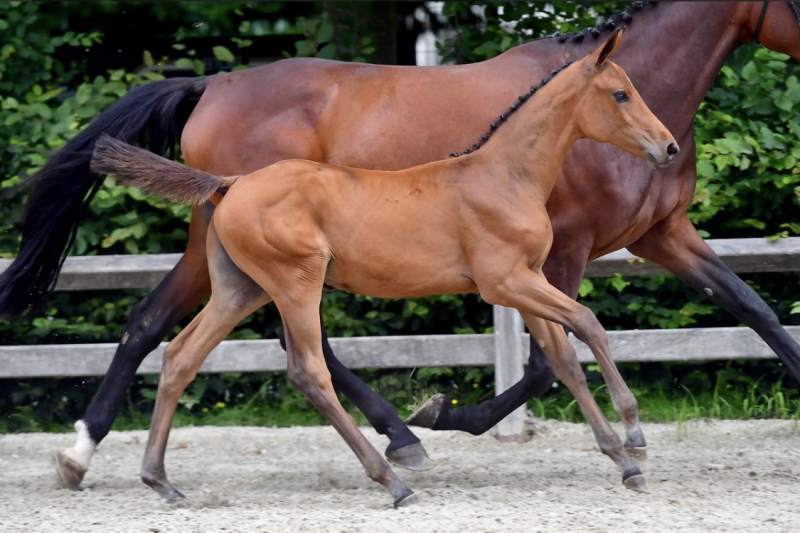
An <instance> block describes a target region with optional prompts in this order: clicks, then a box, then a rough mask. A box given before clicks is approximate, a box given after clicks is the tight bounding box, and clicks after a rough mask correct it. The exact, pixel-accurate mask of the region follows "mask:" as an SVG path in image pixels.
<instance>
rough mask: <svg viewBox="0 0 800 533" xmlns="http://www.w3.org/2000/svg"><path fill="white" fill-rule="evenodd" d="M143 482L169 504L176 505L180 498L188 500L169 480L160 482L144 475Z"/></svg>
mask: <svg viewBox="0 0 800 533" xmlns="http://www.w3.org/2000/svg"><path fill="white" fill-rule="evenodd" d="M142 481H143V482H144V483H145V485H147V486H148V487H150V488H151V489H153V490H154V491H156V492H157V493H158V494H159V495H160V496H161V497H162V498H164V500H166V502H167V503H175V502H176V501H177V500H178V499H179V498H181V499H182V498H186V496H184V495H183V494H182V493H181V492H180V491H179V490H178V489H176V488H175V487H173V486H172V483H170V482H169V481H167V479H166V478H165V479H163V480H159V479H155V478H152V477H149V476H147V475H142Z"/></svg>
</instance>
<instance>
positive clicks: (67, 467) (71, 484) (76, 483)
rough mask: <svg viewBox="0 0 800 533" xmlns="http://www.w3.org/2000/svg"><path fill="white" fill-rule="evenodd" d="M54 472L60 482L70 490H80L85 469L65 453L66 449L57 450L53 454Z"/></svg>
mask: <svg viewBox="0 0 800 533" xmlns="http://www.w3.org/2000/svg"><path fill="white" fill-rule="evenodd" d="M55 460H56V472H57V473H58V479H59V481H61V484H62V485H64V486H65V487H66V488H68V489H70V490H80V488H81V481H83V476H85V475H86V469H85V468H83V467H82V466H81V465H79V464H78V462H77V461H75V459H72V458H71V457H70V456H68V455H67V454H66V450H58V451H57V452H56V454H55Z"/></svg>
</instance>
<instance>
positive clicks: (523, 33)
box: [439, 2, 629, 63]
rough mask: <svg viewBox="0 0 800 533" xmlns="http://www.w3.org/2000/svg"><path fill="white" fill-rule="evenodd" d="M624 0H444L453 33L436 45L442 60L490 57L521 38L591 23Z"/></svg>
mask: <svg viewBox="0 0 800 533" xmlns="http://www.w3.org/2000/svg"><path fill="white" fill-rule="evenodd" d="M628 5H629V4H628V3H627V2H602V3H598V2H551V3H547V4H544V3H528V2H445V5H444V10H443V13H444V15H445V16H447V18H448V20H449V21H450V22H451V24H452V25H453V27H454V29H455V34H454V35H453V36H452V37H451V38H449V39H448V40H446V41H445V42H444V43H442V44H441V45H440V46H439V52H440V53H441V54H442V60H443V61H444V62H445V63H449V62H456V63H472V62H475V61H483V60H485V59H491V58H493V57H495V56H497V55H499V54H501V53H503V52H505V51H506V50H508V49H510V48H513V47H514V46H517V45H519V44H522V43H523V42H526V41H530V40H531V39H535V38H538V37H543V36H547V35H553V34H554V33H556V32H567V31H577V30H579V29H583V28H588V27H593V26H595V25H596V23H597V19H598V17H601V18H602V17H608V16H610V15H614V14H616V13H621V12H622V11H623V10H624V9H625V8H626V7H627V6H628Z"/></svg>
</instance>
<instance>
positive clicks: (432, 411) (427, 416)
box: [406, 393, 450, 428]
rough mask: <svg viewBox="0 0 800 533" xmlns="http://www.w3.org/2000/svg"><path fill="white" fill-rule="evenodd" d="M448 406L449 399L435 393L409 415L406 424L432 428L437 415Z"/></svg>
mask: <svg viewBox="0 0 800 533" xmlns="http://www.w3.org/2000/svg"><path fill="white" fill-rule="evenodd" d="M449 406H450V400H449V398H448V397H447V396H445V395H444V394H442V393H436V394H434V395H433V396H431V397H430V398H428V401H426V402H425V403H423V404H422V405H420V406H419V407H417V410H416V411H414V412H413V413H411V416H409V417H408V418H407V419H406V424H408V425H409V426H418V427H421V428H433V425H434V424H435V423H436V420H437V419H438V418H439V415H440V414H441V413H442V411H444V410H445V409H446V408H447V407H449Z"/></svg>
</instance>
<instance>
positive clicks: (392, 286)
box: [325, 252, 477, 298]
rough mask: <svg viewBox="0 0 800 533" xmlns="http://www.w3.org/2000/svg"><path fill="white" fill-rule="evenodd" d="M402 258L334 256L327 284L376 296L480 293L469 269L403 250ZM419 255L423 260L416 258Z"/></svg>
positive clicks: (326, 277)
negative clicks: (378, 259)
mask: <svg viewBox="0 0 800 533" xmlns="http://www.w3.org/2000/svg"><path fill="white" fill-rule="evenodd" d="M401 254H402V257H397V258H394V259H388V260H386V261H381V262H380V265H378V266H376V264H375V263H374V262H372V261H371V258H369V257H348V258H341V259H334V260H333V261H331V262H330V263H329V265H328V270H327V272H326V274H325V284H326V285H328V286H329V287H333V288H336V289H342V290H346V291H348V292H353V293H356V294H362V295H364V296H374V297H376V298H415V297H418V296H431V295H435V294H457V293H466V292H476V291H477V287H476V286H475V283H474V282H473V281H472V278H471V277H470V276H469V273H468V272H467V271H466V269H463V268H461V267H460V265H453V264H448V263H447V261H436V260H432V259H430V258H427V259H425V258H424V257H422V256H417V255H416V254H413V253H412V254H409V253H406V252H401ZM414 257H418V258H419V260H414Z"/></svg>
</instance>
